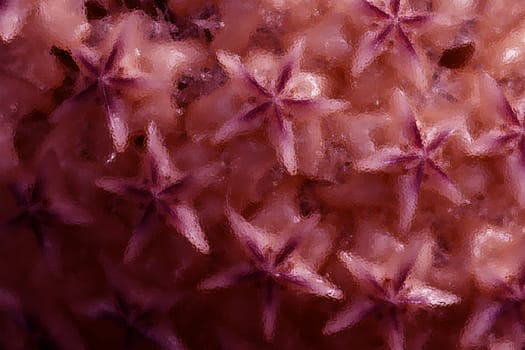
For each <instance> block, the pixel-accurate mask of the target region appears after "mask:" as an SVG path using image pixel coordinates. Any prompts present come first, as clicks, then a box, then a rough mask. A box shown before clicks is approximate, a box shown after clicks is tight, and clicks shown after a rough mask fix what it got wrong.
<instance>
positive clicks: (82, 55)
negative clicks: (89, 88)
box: [73, 50, 100, 77]
mask: <svg viewBox="0 0 525 350" xmlns="http://www.w3.org/2000/svg"><path fill="white" fill-rule="evenodd" d="M73 57H75V58H76V59H77V61H78V63H80V65H81V66H82V67H84V68H85V69H86V71H87V72H88V73H89V74H90V75H91V76H93V77H98V76H99V75H100V70H99V69H98V68H97V65H96V64H95V63H93V62H92V61H91V59H90V58H89V56H88V55H87V51H86V52H82V50H77V51H75V52H73Z"/></svg>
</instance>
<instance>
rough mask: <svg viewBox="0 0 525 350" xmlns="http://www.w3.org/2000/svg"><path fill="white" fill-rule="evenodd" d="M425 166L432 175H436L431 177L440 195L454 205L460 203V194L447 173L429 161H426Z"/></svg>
mask: <svg viewBox="0 0 525 350" xmlns="http://www.w3.org/2000/svg"><path fill="white" fill-rule="evenodd" d="M427 164H428V166H429V168H430V169H431V170H432V171H433V172H434V174H436V175H437V176H435V177H433V180H434V181H437V185H438V187H439V192H440V194H442V195H444V196H445V197H447V198H448V199H450V200H451V201H453V202H454V203H460V202H461V200H462V195H461V192H460V191H459V189H458V188H457V186H456V185H455V184H454V182H453V181H452V179H451V178H450V177H449V176H448V175H447V173H445V171H443V169H441V167H440V166H439V165H437V164H436V163H435V162H434V161H433V160H431V159H427Z"/></svg>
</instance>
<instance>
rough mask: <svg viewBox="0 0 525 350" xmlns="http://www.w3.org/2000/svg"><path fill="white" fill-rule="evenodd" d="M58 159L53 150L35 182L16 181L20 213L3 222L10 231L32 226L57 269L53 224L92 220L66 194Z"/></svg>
mask: <svg viewBox="0 0 525 350" xmlns="http://www.w3.org/2000/svg"><path fill="white" fill-rule="evenodd" d="M57 169H60V165H59V163H58V159H57V157H56V154H55V153H54V152H53V151H49V152H48V153H46V154H45V156H44V157H43V158H42V160H41V162H40V165H39V168H38V169H37V173H36V176H35V179H34V182H33V183H32V184H29V185H28V184H23V183H12V184H11V185H10V186H9V190H10V191H11V194H12V195H13V197H14V199H15V202H16V204H17V207H18V209H19V210H18V212H17V214H15V215H14V216H13V217H12V218H10V219H8V221H7V222H6V223H5V224H4V225H3V227H2V228H3V230H5V231H6V232H8V231H11V230H14V229H16V228H17V227H19V226H21V225H23V226H25V227H29V229H30V230H31V232H32V234H33V236H34V237H35V240H36V243H37V245H38V248H39V249H40V251H41V252H42V254H43V256H44V258H45V259H46V260H47V262H48V263H49V264H50V267H51V268H53V269H55V268H57V267H58V266H57V264H59V261H58V257H57V254H58V251H57V247H56V245H57V244H58V241H57V239H56V237H55V233H54V231H53V230H52V226H53V225H55V224H57V223H63V224H67V225H86V224H89V223H90V222H91V220H92V219H91V217H90V215H89V214H88V213H87V212H86V211H85V210H84V209H83V208H81V207H80V206H79V205H77V203H75V201H73V200H72V199H70V198H68V197H66V196H65V195H64V191H63V189H61V188H60V186H62V184H59V183H58V182H57V179H58V178H60V176H59V175H58V176H57V174H56V172H57Z"/></svg>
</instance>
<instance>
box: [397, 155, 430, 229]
mask: <svg viewBox="0 0 525 350" xmlns="http://www.w3.org/2000/svg"><path fill="white" fill-rule="evenodd" d="M424 169H425V164H424V163H420V164H419V165H418V166H417V168H416V169H414V170H413V171H411V172H410V173H409V174H407V175H403V176H401V177H400V179H399V226H400V229H401V231H403V232H405V231H408V229H409V228H410V224H411V223H412V220H413V219H414V214H415V212H416V208H417V202H418V198H419V191H420V189H421V183H422V182H423V175H424Z"/></svg>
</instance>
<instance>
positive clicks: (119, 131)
mask: <svg viewBox="0 0 525 350" xmlns="http://www.w3.org/2000/svg"><path fill="white" fill-rule="evenodd" d="M123 49H124V35H123V33H121V34H120V35H119V36H118V38H117V39H116V40H115V42H114V44H113V46H112V48H111V51H110V52H109V54H108V55H107V57H105V58H101V59H100V60H99V61H98V62H96V60H95V58H94V56H95V55H94V53H93V52H91V51H90V50H89V49H88V48H86V47H83V48H79V49H77V50H74V51H73V58H74V59H75V61H76V62H77V64H78V65H79V67H80V68H81V71H82V72H84V74H85V75H86V78H87V84H86V86H85V87H84V88H83V89H82V90H81V91H80V92H79V93H77V94H76V95H74V96H73V97H71V98H70V99H68V100H66V101H64V103H63V104H62V105H61V106H60V107H59V108H58V109H57V110H56V111H55V112H54V113H53V116H52V120H54V121H57V120H59V119H60V117H61V116H62V114H63V113H65V111H70V110H71V109H72V108H74V107H75V105H76V104H77V103H78V102H80V101H82V100H84V99H86V98H87V97H92V96H93V94H97V95H96V96H100V97H101V98H102V101H103V105H104V110H105V113H106V117H107V123H108V128H109V130H110V134H111V137H112V140H113V145H114V147H115V149H116V150H117V151H118V152H122V151H124V150H125V148H126V145H127V141H128V134H129V130H128V126H127V115H126V108H125V106H124V101H123V100H122V99H121V98H119V97H118V94H117V90H118V89H119V88H130V87H134V86H137V84H138V83H139V82H140V80H141V79H140V78H138V77H130V76H122V75H121V73H120V72H119V67H118V64H119V61H120V59H121V58H122V56H123V54H124V52H123ZM98 94H99V95H98Z"/></svg>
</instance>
